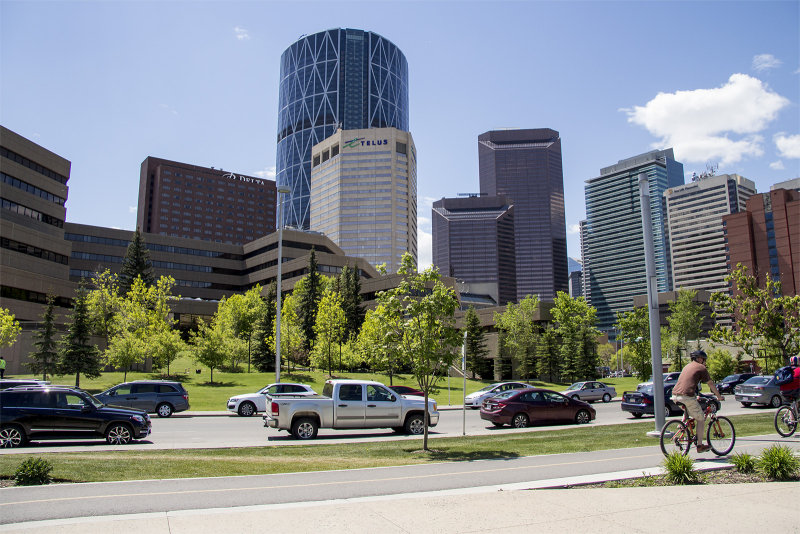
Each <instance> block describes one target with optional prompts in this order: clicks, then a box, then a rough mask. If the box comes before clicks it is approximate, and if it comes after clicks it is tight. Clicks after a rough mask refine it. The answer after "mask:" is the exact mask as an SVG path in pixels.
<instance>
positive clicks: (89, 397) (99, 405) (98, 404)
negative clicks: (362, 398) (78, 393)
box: [83, 391, 105, 408]
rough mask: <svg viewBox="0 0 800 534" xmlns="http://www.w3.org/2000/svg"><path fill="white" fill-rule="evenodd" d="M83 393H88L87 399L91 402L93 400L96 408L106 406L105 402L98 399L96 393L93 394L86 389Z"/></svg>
mask: <svg viewBox="0 0 800 534" xmlns="http://www.w3.org/2000/svg"><path fill="white" fill-rule="evenodd" d="M83 394H84V395H86V400H88V401H89V402H91V403H92V406H94V407H95V408H99V407H101V406H105V404H104V403H102V402H100V401H99V400H97V399H96V398H95V396H94V395H92V394H91V393H89V392H88V391H84V392H83Z"/></svg>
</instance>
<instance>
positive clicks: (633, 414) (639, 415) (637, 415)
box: [631, 413, 642, 419]
mask: <svg viewBox="0 0 800 534" xmlns="http://www.w3.org/2000/svg"><path fill="white" fill-rule="evenodd" d="M631 415H632V416H634V417H635V418H636V419H641V417H642V414H640V413H632V414H631Z"/></svg>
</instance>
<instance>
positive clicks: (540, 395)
mask: <svg viewBox="0 0 800 534" xmlns="http://www.w3.org/2000/svg"><path fill="white" fill-rule="evenodd" d="M596 413H597V412H595V409H594V408H592V407H591V406H590V405H589V403H587V402H584V401H582V400H575V399H571V398H569V397H565V396H564V395H562V394H561V393H556V392H555V391H550V390H549V389H539V388H530V389H511V390H508V391H504V392H502V393H499V394H497V395H495V396H494V397H491V398H489V399H486V400H485V401H483V405H482V406H481V419H484V420H486V421H490V422H491V423H492V424H493V425H494V426H498V427H499V426H503V425H511V426H512V427H514V428H525V427H527V426H530V425H531V424H533V423H550V422H556V421H560V422H563V421H574V422H575V423H578V424H584V423H588V422H590V421H592V420H593V419H594V418H595V415H596Z"/></svg>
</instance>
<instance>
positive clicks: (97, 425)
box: [0, 386, 151, 447]
mask: <svg viewBox="0 0 800 534" xmlns="http://www.w3.org/2000/svg"><path fill="white" fill-rule="evenodd" d="M150 430H151V422H150V416H148V415H147V413H146V412H145V411H143V410H137V409H133V408H122V407H119V406H108V405H105V404H104V403H103V402H101V401H100V400H98V399H96V398H95V397H93V396H92V395H91V394H89V393H87V392H86V391H83V390H82V389H78V388H73V387H63V386H52V387H37V386H33V387H22V386H18V387H16V388H13V389H5V390H2V391H0V447H20V446H22V445H25V444H26V443H27V442H28V441H38V440H41V439H87V438H97V437H100V438H105V440H106V441H107V442H108V443H110V444H115V445H117V444H119V445H124V444H127V443H130V442H131V440H134V439H142V438H144V437H146V436H148V435H149V434H150Z"/></svg>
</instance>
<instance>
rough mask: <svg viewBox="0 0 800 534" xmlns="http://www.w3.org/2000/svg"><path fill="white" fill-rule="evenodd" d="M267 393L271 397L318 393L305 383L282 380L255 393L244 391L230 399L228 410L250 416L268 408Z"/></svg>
mask: <svg viewBox="0 0 800 534" xmlns="http://www.w3.org/2000/svg"><path fill="white" fill-rule="evenodd" d="M267 395H269V396H270V397H285V396H287V395H302V396H309V395H316V392H315V391H314V390H313V389H311V386H307V385H305V384H291V383H289V382H281V383H279V384H270V385H268V386H265V387H263V388H261V389H260V390H258V391H257V392H255V393H244V394H242V395H236V396H235V397H231V398H230V399H228V405H227V406H228V411H231V412H234V413H238V414H239V415H241V416H242V417H250V416H251V415H253V414H254V413H256V412H265V411H266V410H267Z"/></svg>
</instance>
